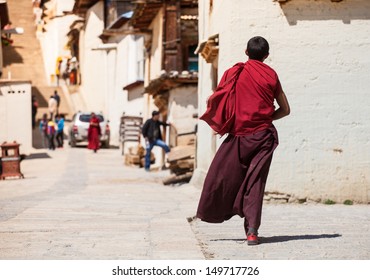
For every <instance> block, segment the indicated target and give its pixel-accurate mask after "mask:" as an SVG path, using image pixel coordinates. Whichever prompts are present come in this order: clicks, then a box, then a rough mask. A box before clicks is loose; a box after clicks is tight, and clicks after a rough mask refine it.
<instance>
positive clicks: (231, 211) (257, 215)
mask: <svg viewBox="0 0 370 280" xmlns="http://www.w3.org/2000/svg"><path fill="white" fill-rule="evenodd" d="M246 55H247V56H248V57H249V59H248V61H247V62H246V63H238V64H236V65H234V66H233V67H231V68H230V69H228V70H226V72H225V73H224V75H223V77H222V78H221V81H220V83H219V85H218V87H217V89H216V91H215V93H214V94H213V95H219V93H220V90H221V92H222V90H224V92H231V93H229V95H228V96H227V99H225V98H224V99H220V98H215V97H213V96H211V97H210V98H209V100H208V105H207V111H206V113H205V114H204V115H203V116H202V117H201V119H202V120H204V121H206V122H207V123H208V124H209V125H210V126H211V127H212V128H214V127H216V126H214V125H215V124H217V123H221V124H223V123H224V122H225V115H227V116H230V117H228V119H227V120H226V122H227V123H228V124H229V125H228V127H227V131H226V130H225V126H224V127H223V128H222V129H220V131H221V133H220V134H224V133H225V132H226V133H229V135H228V136H227V138H226V139H225V140H224V142H223V143H222V144H221V146H220V148H219V149H218V151H217V153H216V155H215V157H214V159H213V161H212V163H211V165H210V167H209V170H208V173H207V176H206V178H205V181H204V186H203V190H202V193H201V197H200V200H199V204H198V209H197V217H198V218H199V219H201V220H202V221H205V222H209V223H222V222H224V221H225V220H228V219H230V218H231V217H233V216H234V215H239V216H240V217H244V228H245V233H246V235H247V242H248V245H256V244H258V243H259V239H258V229H259V227H260V224H261V214H262V203H263V195H264V190H265V184H266V180H267V176H268V173H269V168H270V164H271V160H272V155H273V152H274V150H275V148H276V147H277V145H278V135H277V131H276V129H275V127H274V125H273V124H272V122H273V121H274V120H277V119H280V118H282V117H285V116H287V115H289V114H290V106H289V103H288V100H287V98H286V95H285V93H284V91H283V89H282V87H281V84H280V81H279V78H278V76H277V74H276V72H275V71H274V70H273V69H272V68H271V67H269V66H268V65H266V64H264V63H263V62H264V60H265V59H266V58H267V57H268V55H269V44H268V42H267V41H266V39H264V38H262V37H260V36H257V37H253V38H251V39H250V40H249V41H248V45H247V49H246ZM225 89H227V90H226V91H225ZM231 99H232V100H231ZM220 100H224V101H220ZM275 100H276V102H277V104H278V106H279V108H277V109H275V106H274V101H275ZM220 102H224V103H223V104H222V106H219V105H221V104H220ZM225 104H226V105H225ZM223 105H225V106H223ZM220 108H221V109H220ZM226 111H227V112H226ZM220 131H218V132H220Z"/></svg>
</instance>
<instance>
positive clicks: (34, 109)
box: [31, 95, 39, 129]
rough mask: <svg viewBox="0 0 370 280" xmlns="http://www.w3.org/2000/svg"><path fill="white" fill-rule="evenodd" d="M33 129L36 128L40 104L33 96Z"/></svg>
mask: <svg viewBox="0 0 370 280" xmlns="http://www.w3.org/2000/svg"><path fill="white" fill-rule="evenodd" d="M31 102H32V129H35V127H36V114H37V108H38V107H39V104H38V102H37V100H36V97H35V96H34V95H32V100H31Z"/></svg>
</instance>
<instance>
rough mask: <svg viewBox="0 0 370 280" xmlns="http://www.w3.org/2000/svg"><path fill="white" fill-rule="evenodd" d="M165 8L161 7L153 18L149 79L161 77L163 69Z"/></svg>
mask: <svg viewBox="0 0 370 280" xmlns="http://www.w3.org/2000/svg"><path fill="white" fill-rule="evenodd" d="M163 16H164V13H163V9H160V10H159V12H158V14H157V15H156V17H155V18H154V19H153V21H152V23H151V25H150V26H149V29H151V30H152V44H151V50H150V72H149V79H150V80H153V79H156V78H158V77H159V75H160V71H161V70H162V57H163V46H162V43H163Z"/></svg>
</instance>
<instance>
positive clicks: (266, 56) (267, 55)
mask: <svg viewBox="0 0 370 280" xmlns="http://www.w3.org/2000/svg"><path fill="white" fill-rule="evenodd" d="M269 55H270V54H269V53H268V54H266V55H265V56H264V57H263V59H262V61H264V60H265V59H266V58H268V57H269Z"/></svg>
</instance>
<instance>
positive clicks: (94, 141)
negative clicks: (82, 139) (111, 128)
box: [87, 113, 101, 153]
mask: <svg viewBox="0 0 370 280" xmlns="http://www.w3.org/2000/svg"><path fill="white" fill-rule="evenodd" d="M100 135H101V129H100V120H99V118H98V117H97V116H96V115H95V113H91V117H90V125H89V129H88V131H87V141H88V145H87V148H88V149H90V150H94V152H95V153H96V152H97V150H98V149H99V147H100Z"/></svg>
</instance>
